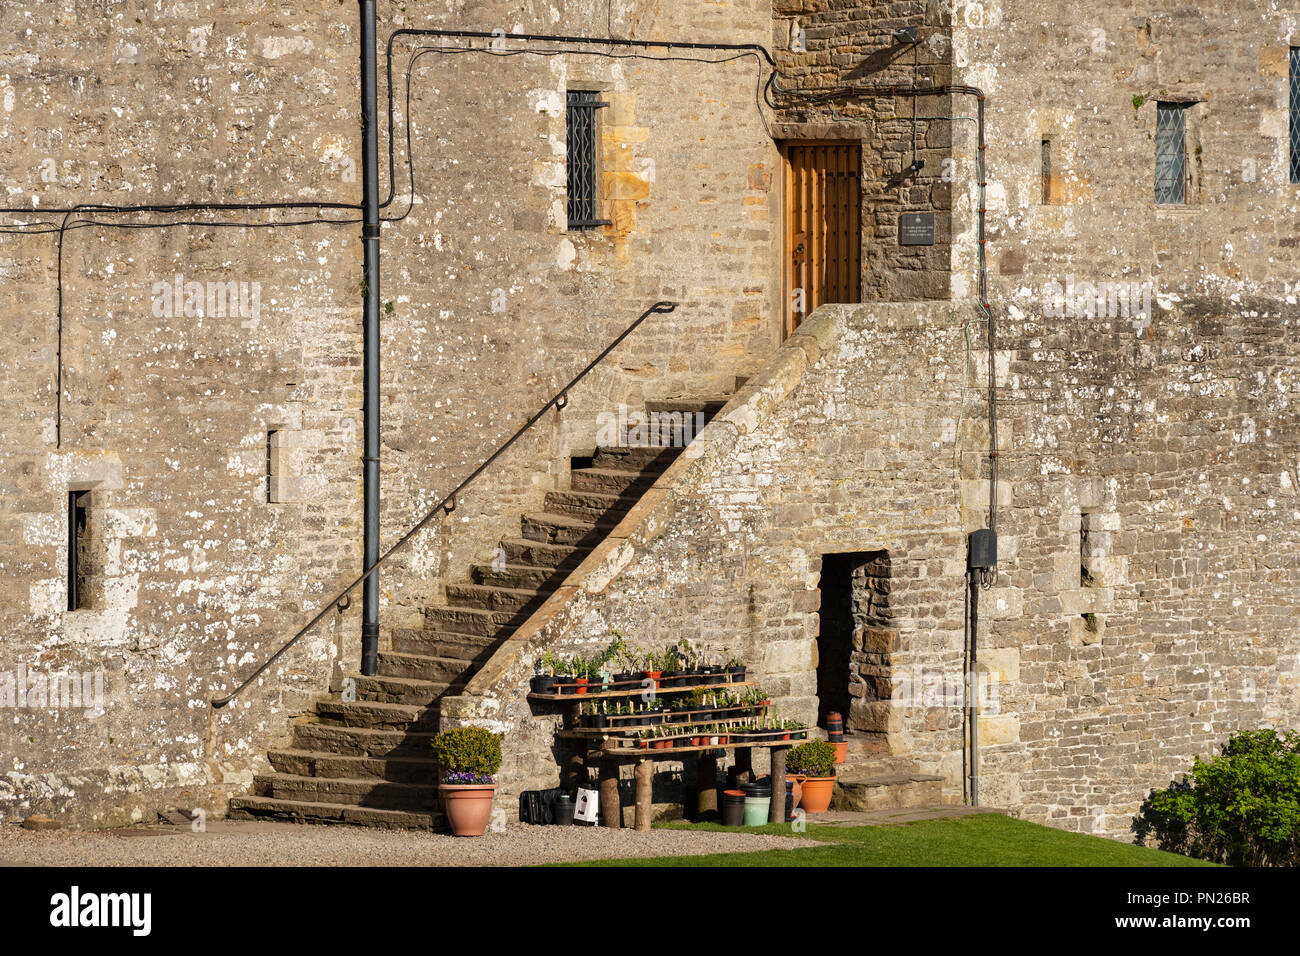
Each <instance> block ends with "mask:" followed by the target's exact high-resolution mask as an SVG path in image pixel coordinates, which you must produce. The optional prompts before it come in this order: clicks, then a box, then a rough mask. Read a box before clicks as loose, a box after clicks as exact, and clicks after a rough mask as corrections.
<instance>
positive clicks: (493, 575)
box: [470, 564, 571, 595]
mask: <svg viewBox="0 0 1300 956" xmlns="http://www.w3.org/2000/svg"><path fill="white" fill-rule="evenodd" d="M570 573H571V571H570V570H569V569H567V568H547V567H536V566H534V565H528V564H505V565H499V566H494V565H491V564H476V565H474V567H473V568H471V569H470V576H471V577H472V578H473V579H474V582H475V583H476V584H485V585H488V586H489V587H499V588H519V589H521V590H528V591H539V592H542V593H544V594H547V595H549V594H551V593H552V592H553V591H554V590H555V589H556V588H557V587H559V586H560V585H561V584H563V583H564V579H565V578H567V577H568V576H569V574H570Z"/></svg>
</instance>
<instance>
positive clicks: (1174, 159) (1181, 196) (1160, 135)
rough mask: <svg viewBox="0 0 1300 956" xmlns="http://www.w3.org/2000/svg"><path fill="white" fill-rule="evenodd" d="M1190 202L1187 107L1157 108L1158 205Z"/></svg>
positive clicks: (1158, 106) (1159, 106)
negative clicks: (1188, 197) (1188, 192)
mask: <svg viewBox="0 0 1300 956" xmlns="http://www.w3.org/2000/svg"><path fill="white" fill-rule="evenodd" d="M1186 201H1187V104H1186V103H1157V104H1156V202H1157V203H1160V204H1162V205H1169V204H1177V203H1185V202H1186Z"/></svg>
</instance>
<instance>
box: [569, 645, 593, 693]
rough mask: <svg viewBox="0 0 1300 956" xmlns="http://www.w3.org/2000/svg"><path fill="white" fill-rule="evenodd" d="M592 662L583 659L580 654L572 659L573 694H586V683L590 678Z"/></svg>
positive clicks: (585, 658) (586, 658)
mask: <svg viewBox="0 0 1300 956" xmlns="http://www.w3.org/2000/svg"><path fill="white" fill-rule="evenodd" d="M592 667H593V662H592V660H591V658H589V657H584V656H583V655H581V654H575V655H574V658H573V683H574V685H575V686H574V688H573V693H575V694H585V693H587V683H588V681H589V680H590V678H591V670H592Z"/></svg>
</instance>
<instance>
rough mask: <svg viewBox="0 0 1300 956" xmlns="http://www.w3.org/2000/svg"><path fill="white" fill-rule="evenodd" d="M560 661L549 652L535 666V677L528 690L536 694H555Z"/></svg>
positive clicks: (529, 683) (531, 680)
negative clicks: (557, 668)
mask: <svg viewBox="0 0 1300 956" xmlns="http://www.w3.org/2000/svg"><path fill="white" fill-rule="evenodd" d="M558 664H559V661H558V660H557V659H556V657H555V655H554V654H552V653H551V652H550V651H547V652H546V653H545V654H543V655H542V656H541V657H539V658H538V659H537V661H536V662H535V663H534V664H533V676H532V678H531V679H530V680H529V682H528V689H529V690H530V691H532V692H533V693H534V694H554V693H555V684H556V680H555V669H556V667H557V666H558Z"/></svg>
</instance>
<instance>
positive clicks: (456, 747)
mask: <svg viewBox="0 0 1300 956" xmlns="http://www.w3.org/2000/svg"><path fill="white" fill-rule="evenodd" d="M504 736H505V735H504V734H494V733H492V732H491V731H490V730H485V729H484V728H482V727H456V728H453V729H452V730H445V731H443V732H442V733H440V734H438V735H437V736H436V737H434V738H433V757H434V759H435V760H436V761H437V762H438V772H439V774H440V782H439V784H438V797H439V799H440V800H441V801H442V807H443V810H444V811H446V814H447V821H448V822H449V823H450V824H451V832H452V833H454V834H455V835H456V836H482V835H483V833H484V832H485V831H486V830H487V825H488V820H489V818H490V817H491V816H492V797H493V795H494V794H495V793H496V789H497V786H496V780H495V778H494V774H495V773H496V772H497V771H498V770H500V769H501V740H502V738H503V737H504Z"/></svg>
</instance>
